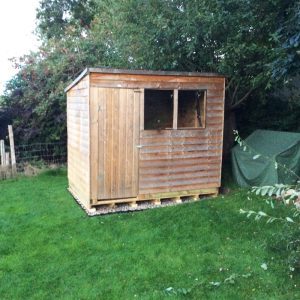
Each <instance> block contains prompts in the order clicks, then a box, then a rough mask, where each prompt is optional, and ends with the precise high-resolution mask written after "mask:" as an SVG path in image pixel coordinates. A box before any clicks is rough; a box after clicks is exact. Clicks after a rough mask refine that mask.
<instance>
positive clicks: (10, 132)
mask: <svg viewBox="0 0 300 300" xmlns="http://www.w3.org/2000/svg"><path fill="white" fill-rule="evenodd" d="M8 136H9V145H10V158H11V171H12V175H13V176H14V175H16V173H17V165H16V153H15V142H14V133H13V128H12V125H8Z"/></svg>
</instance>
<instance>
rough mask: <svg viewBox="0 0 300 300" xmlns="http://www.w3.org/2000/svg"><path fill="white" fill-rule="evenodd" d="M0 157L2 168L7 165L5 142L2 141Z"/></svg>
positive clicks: (0, 143) (0, 142)
mask: <svg viewBox="0 0 300 300" xmlns="http://www.w3.org/2000/svg"><path fill="white" fill-rule="evenodd" d="M0 156H1V166H4V165H5V146H4V140H0Z"/></svg>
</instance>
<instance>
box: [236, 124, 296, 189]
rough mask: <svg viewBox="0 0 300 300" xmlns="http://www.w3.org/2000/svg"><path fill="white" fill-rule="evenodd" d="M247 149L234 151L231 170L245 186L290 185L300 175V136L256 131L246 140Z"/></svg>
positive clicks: (240, 183)
mask: <svg viewBox="0 0 300 300" xmlns="http://www.w3.org/2000/svg"><path fill="white" fill-rule="evenodd" d="M245 144H246V149H244V147H243V146H242V147H241V146H240V145H236V146H235V147H233V149H232V169H233V176H234V178H235V180H236V182H237V183H238V184H239V185H240V186H242V187H248V186H263V185H273V184H275V183H285V184H291V183H294V182H295V181H296V180H297V177H296V176H295V175H293V174H292V173H291V172H289V171H287V170H286V169H285V168H283V167H282V165H285V166H286V168H287V169H290V170H292V171H293V172H295V173H296V174H297V175H300V133H294V132H280V131H271V130H256V131H254V132H253V133H252V134H251V135H250V136H248V137H247V138H246V139H245Z"/></svg>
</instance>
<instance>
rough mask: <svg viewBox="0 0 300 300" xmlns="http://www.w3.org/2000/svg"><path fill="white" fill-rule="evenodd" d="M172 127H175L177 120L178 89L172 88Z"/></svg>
mask: <svg viewBox="0 0 300 300" xmlns="http://www.w3.org/2000/svg"><path fill="white" fill-rule="evenodd" d="M173 97H174V98H173V129H177V121H178V89H175V90H174V93H173Z"/></svg>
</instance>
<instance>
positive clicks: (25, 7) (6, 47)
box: [0, 0, 39, 95]
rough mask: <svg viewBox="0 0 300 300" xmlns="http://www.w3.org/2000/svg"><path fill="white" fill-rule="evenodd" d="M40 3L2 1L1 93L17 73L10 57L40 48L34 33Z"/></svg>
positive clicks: (14, 0)
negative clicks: (6, 83) (7, 82)
mask: <svg viewBox="0 0 300 300" xmlns="http://www.w3.org/2000/svg"><path fill="white" fill-rule="evenodd" d="M38 3H39V0H1V1H0V95H1V94H2V93H3V88H4V85H5V82H6V81H7V80H9V79H10V78H11V77H12V76H13V75H14V74H15V73H16V70H15V69H14V68H13V67H12V63H11V62H10V61H9V58H12V57H19V56H22V55H23V54H26V53H28V52H29V51H30V50H36V49H37V48H38V45H39V43H38V40H37V38H36V37H35V36H34V34H33V31H34V29H35V15H36V8H37V7H38Z"/></svg>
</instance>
